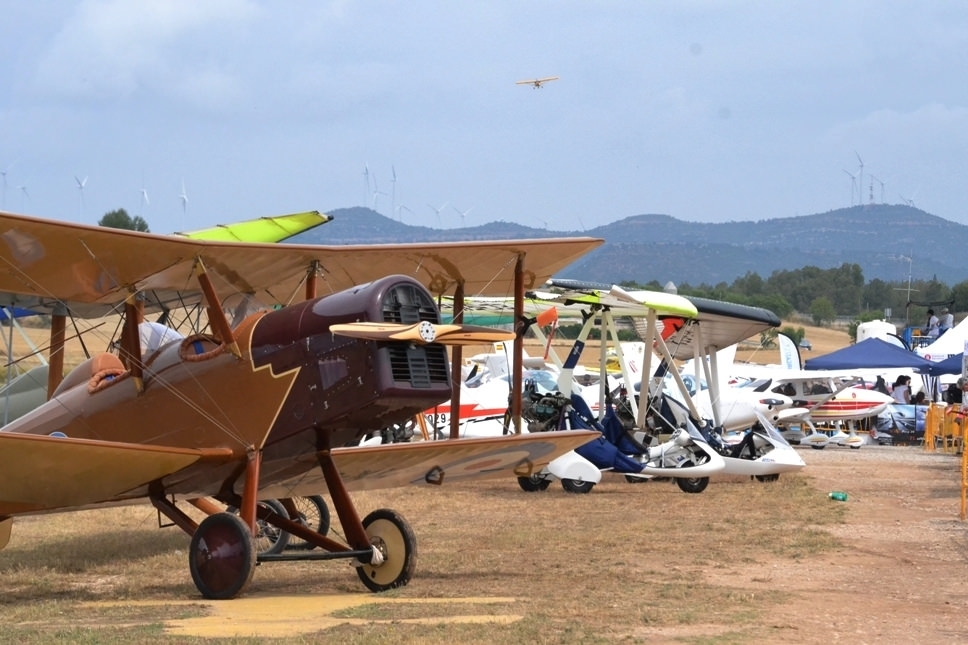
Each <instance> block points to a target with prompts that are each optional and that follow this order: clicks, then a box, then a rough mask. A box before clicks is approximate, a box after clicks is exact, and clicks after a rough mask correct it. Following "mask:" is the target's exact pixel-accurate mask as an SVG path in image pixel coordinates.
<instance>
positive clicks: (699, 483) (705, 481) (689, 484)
mask: <svg viewBox="0 0 968 645" xmlns="http://www.w3.org/2000/svg"><path fill="white" fill-rule="evenodd" d="M708 459H709V457H705V458H702V457H700V458H699V459H697V460H696V461H698V462H699V463H700V464H702V463H705V461H706V460H708ZM694 465H696V464H693V463H692V462H691V461H684V462H682V465H681V468H686V467H688V466H694ZM676 484H678V486H679V490H681V491H682V492H684V493H701V492H703V491H704V490H706V486H709V477H676Z"/></svg>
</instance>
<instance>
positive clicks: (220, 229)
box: [175, 211, 332, 244]
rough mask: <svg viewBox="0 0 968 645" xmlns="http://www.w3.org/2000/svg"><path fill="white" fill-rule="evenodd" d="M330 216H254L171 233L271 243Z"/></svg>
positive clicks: (304, 214)
mask: <svg viewBox="0 0 968 645" xmlns="http://www.w3.org/2000/svg"><path fill="white" fill-rule="evenodd" d="M330 220H332V218H331V217H330V216H329V215H326V214H325V213H320V212H319V211H308V212H305V213H293V214H291V215H276V216H273V217H260V218H258V219H252V220H246V221H244V222H235V223H233V224H222V225H219V226H213V227H211V228H204V229H201V230H198V231H189V232H187V233H175V235H180V236H181V237H187V238H189V239H192V240H210V241H219V242H261V243H264V244H272V243H276V242H281V241H282V240H286V239H289V238H290V237H292V236H294V235H299V234H300V233H303V232H305V231H308V230H310V229H313V228H316V227H317V226H319V225H321V224H325V223H326V222H329V221H330Z"/></svg>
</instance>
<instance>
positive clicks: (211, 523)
mask: <svg viewBox="0 0 968 645" xmlns="http://www.w3.org/2000/svg"><path fill="white" fill-rule="evenodd" d="M255 558H256V553H255V548H254V547H253V545H252V534H251V533H250V532H249V527H248V526H246V524H245V522H243V521H242V520H241V519H240V518H239V517H238V516H237V515H233V514H232V513H216V514H215V515H210V516H208V517H207V518H205V519H204V520H203V521H202V523H201V524H199V525H198V529H196V530H195V533H194V534H193V535H192V542H191V547H190V548H189V551H188V568H189V570H190V571H191V574H192V580H193V581H194V582H195V586H196V587H198V590H199V591H200V592H201V593H202V596H204V597H205V598H209V599H212V600H226V599H228V598H234V597H235V596H237V595H238V594H240V593H242V590H243V589H245V587H246V585H248V584H249V581H250V580H251V579H252V572H253V571H254V570H255Z"/></svg>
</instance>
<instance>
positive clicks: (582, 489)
mask: <svg viewBox="0 0 968 645" xmlns="http://www.w3.org/2000/svg"><path fill="white" fill-rule="evenodd" d="M561 487H562V488H564V489H565V491H566V492H569V493H576V494H584V493H589V492H591V490H592V489H593V488H595V482H585V481H581V480H578V479H562V480H561Z"/></svg>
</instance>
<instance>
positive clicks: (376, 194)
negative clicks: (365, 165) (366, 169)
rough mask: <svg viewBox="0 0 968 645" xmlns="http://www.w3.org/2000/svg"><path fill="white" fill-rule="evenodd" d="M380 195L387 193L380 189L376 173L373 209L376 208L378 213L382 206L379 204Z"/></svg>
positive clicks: (374, 177) (374, 176)
mask: <svg viewBox="0 0 968 645" xmlns="http://www.w3.org/2000/svg"><path fill="white" fill-rule="evenodd" d="M380 195H386V193H385V192H383V191H382V190H380V186H379V184H377V181H376V175H373V210H375V211H376V212H377V213H379V212H380V208H379V206H378V202H379V199H380Z"/></svg>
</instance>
